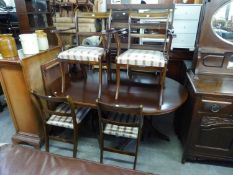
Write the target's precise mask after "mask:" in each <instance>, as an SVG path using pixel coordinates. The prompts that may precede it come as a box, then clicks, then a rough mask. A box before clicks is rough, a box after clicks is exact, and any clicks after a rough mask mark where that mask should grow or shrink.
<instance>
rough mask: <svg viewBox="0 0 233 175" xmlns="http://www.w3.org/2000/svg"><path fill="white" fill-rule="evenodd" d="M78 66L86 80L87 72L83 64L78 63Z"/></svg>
mask: <svg viewBox="0 0 233 175" xmlns="http://www.w3.org/2000/svg"><path fill="white" fill-rule="evenodd" d="M80 68H81V71H82V74H83V77H84V79H85V80H86V79H87V72H86V69H85V66H84V65H83V64H80Z"/></svg>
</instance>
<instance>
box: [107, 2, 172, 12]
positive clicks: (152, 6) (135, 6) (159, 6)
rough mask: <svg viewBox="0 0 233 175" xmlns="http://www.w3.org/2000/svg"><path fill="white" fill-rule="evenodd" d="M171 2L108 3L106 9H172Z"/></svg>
mask: <svg viewBox="0 0 233 175" xmlns="http://www.w3.org/2000/svg"><path fill="white" fill-rule="evenodd" d="M173 8H174V4H173V3H167V4H108V5H107V9H114V10H115V9H116V10H140V9H173Z"/></svg>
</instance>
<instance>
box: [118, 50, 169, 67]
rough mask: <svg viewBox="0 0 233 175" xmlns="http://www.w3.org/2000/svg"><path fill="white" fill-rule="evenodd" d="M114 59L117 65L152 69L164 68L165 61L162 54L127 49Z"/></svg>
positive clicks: (152, 51)
mask: <svg viewBox="0 0 233 175" xmlns="http://www.w3.org/2000/svg"><path fill="white" fill-rule="evenodd" d="M116 59H117V64H128V65H135V66H152V67H164V66H165V64H166V61H167V60H166V58H165V56H164V54H163V52H160V51H154V50H140V49H129V50H127V51H125V52H124V53H122V54H121V55H119V56H118V57H117V58H116Z"/></svg>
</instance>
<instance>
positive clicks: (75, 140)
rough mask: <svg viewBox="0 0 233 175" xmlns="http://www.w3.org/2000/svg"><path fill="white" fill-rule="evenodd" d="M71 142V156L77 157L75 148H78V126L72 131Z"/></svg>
mask: <svg viewBox="0 0 233 175" xmlns="http://www.w3.org/2000/svg"><path fill="white" fill-rule="evenodd" d="M73 137H74V138H73V143H74V145H73V146H74V147H73V158H76V157H77V149H78V126H77V129H74V133H73Z"/></svg>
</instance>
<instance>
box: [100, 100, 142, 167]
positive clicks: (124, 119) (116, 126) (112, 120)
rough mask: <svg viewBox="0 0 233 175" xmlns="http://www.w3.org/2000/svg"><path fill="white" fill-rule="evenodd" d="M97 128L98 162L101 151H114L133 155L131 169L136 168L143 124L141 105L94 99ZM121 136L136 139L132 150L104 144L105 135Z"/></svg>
mask: <svg viewBox="0 0 233 175" xmlns="http://www.w3.org/2000/svg"><path fill="white" fill-rule="evenodd" d="M96 103H97V109H98V116H99V130H100V137H99V143H100V163H103V152H104V151H108V152H114V153H119V154H125V155H129V156H133V157H134V165H133V169H135V168H136V163H137V155H138V147H139V144H140V139H141V131H142V126H143V115H142V109H143V107H142V105H141V106H137V107H123V106H119V105H110V104H106V103H103V102H101V101H100V100H99V99H97V100H96ZM106 135H111V136H115V137H123V138H128V139H132V140H135V141H136V148H135V150H134V151H125V150H121V149H117V148H112V147H109V146H105V144H104V143H105V142H104V139H105V136H106Z"/></svg>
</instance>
